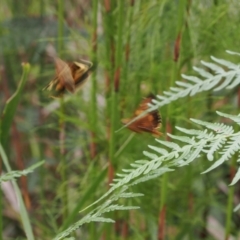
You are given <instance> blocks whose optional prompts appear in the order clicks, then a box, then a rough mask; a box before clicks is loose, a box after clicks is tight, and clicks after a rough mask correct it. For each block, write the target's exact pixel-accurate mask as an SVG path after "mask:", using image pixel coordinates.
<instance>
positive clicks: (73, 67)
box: [43, 58, 92, 98]
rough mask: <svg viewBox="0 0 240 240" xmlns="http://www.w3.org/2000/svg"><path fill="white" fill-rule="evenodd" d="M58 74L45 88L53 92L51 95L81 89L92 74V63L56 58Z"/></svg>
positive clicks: (61, 94) (55, 96)
mask: <svg viewBox="0 0 240 240" xmlns="http://www.w3.org/2000/svg"><path fill="white" fill-rule="evenodd" d="M54 60H55V67H56V76H55V78H54V79H53V80H52V81H51V82H50V83H49V84H48V85H47V86H46V87H45V88H43V90H48V91H51V92H52V95H51V97H53V98H58V97H62V96H63V94H64V93H65V92H66V90H68V91H69V92H71V93H74V92H75V91H76V90H78V89H80V88H81V87H82V86H83V84H84V83H85V82H86V81H87V79H88V76H89V75H90V68H91V67H92V63H91V62H88V61H86V60H80V61H79V62H71V63H66V62H65V61H63V60H62V59H60V58H55V59H54Z"/></svg>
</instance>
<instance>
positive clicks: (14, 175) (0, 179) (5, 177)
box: [0, 161, 44, 183]
mask: <svg viewBox="0 0 240 240" xmlns="http://www.w3.org/2000/svg"><path fill="white" fill-rule="evenodd" d="M43 163H44V161H41V162H38V163H36V164H34V165H32V166H31V167H29V168H27V169H24V170H22V171H11V172H8V173H5V174H3V175H2V176H1V177H0V183H1V182H6V181H10V180H13V179H15V178H18V177H21V176H26V175H27V174H29V173H32V172H33V171H34V169H35V168H37V167H39V166H41V165H42V164H43Z"/></svg>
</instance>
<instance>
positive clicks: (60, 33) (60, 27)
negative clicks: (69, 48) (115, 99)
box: [58, 0, 68, 219]
mask: <svg viewBox="0 0 240 240" xmlns="http://www.w3.org/2000/svg"><path fill="white" fill-rule="evenodd" d="M63 20H64V1H63V0H58V55H59V57H61V55H62V52H63V48H64V43H63V29H64V21H63ZM64 110H65V108H64V97H62V98H60V118H59V145H60V146H59V147H60V174H61V182H62V184H63V195H62V198H63V218H64V219H66V217H67V216H68V191H67V163H66V157H65V119H64Z"/></svg>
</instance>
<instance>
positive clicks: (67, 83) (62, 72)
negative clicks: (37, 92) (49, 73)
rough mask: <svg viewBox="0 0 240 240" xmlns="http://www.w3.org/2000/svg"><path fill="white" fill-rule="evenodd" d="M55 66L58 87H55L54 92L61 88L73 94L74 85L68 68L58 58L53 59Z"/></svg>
mask: <svg viewBox="0 0 240 240" xmlns="http://www.w3.org/2000/svg"><path fill="white" fill-rule="evenodd" d="M55 66H56V72H57V77H58V79H59V86H57V89H56V90H58V88H61V87H62V86H63V87H64V88H66V89H67V90H68V91H69V92H71V93H74V90H75V85H74V79H73V76H72V71H71V68H70V66H69V65H68V64H67V63H66V62H64V61H63V60H61V59H60V58H55Z"/></svg>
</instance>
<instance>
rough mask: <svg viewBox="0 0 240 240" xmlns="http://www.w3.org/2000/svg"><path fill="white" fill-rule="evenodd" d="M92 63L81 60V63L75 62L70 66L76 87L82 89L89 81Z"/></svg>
mask: <svg viewBox="0 0 240 240" xmlns="http://www.w3.org/2000/svg"><path fill="white" fill-rule="evenodd" d="M91 66H92V63H91V62H88V61H84V60H80V62H73V63H72V64H71V66H70V68H71V71H72V76H73V79H74V83H75V87H76V88H77V89H80V88H81V87H82V86H83V85H84V83H85V82H86V81H87V79H88V76H89V75H90V68H91Z"/></svg>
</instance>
